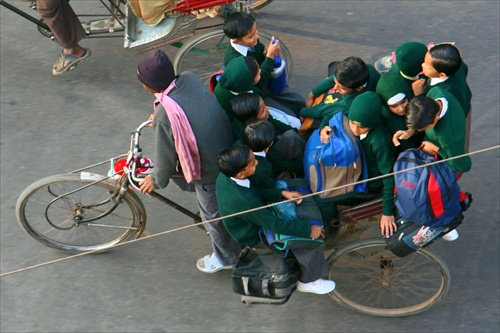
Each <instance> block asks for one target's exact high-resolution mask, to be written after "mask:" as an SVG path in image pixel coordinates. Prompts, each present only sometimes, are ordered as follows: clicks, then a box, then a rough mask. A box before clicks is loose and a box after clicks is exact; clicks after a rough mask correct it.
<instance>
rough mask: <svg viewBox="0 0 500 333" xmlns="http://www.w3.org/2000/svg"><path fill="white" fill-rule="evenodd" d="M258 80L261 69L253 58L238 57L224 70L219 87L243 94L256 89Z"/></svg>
mask: <svg viewBox="0 0 500 333" xmlns="http://www.w3.org/2000/svg"><path fill="white" fill-rule="evenodd" d="M256 80H260V68H259V65H258V64H257V61H256V60H255V59H254V58H252V57H236V58H234V59H232V60H231V61H230V62H229V63H228V64H227V66H226V68H225V69H224V73H222V76H221V77H220V79H219V83H218V84H217V87H219V86H220V88H223V89H227V90H230V91H232V92H234V93H237V94H239V93H242V92H247V91H251V90H253V89H254V84H255V82H258V81H256Z"/></svg>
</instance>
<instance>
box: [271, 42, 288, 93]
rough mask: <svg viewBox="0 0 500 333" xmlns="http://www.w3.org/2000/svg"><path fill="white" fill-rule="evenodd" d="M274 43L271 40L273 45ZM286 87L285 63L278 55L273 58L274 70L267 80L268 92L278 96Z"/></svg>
mask: <svg viewBox="0 0 500 333" xmlns="http://www.w3.org/2000/svg"><path fill="white" fill-rule="evenodd" d="M275 42H276V40H275V39H273V44H274V43H275ZM285 87H286V61H285V59H281V57H280V56H279V55H277V56H275V57H274V69H273V71H272V72H271V76H270V78H269V90H270V91H271V92H272V93H274V94H279V93H280V92H282V91H283V89H285Z"/></svg>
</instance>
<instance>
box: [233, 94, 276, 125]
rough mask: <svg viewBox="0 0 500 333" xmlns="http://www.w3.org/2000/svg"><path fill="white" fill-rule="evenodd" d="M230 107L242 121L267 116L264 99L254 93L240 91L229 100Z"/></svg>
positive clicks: (260, 118) (245, 121)
mask: <svg viewBox="0 0 500 333" xmlns="http://www.w3.org/2000/svg"><path fill="white" fill-rule="evenodd" d="M231 109H232V110H233V114H234V116H235V117H236V118H237V119H238V120H239V121H242V122H244V123H249V122H254V121H257V120H267V118H269V108H268V107H267V106H266V104H264V100H263V99H262V97H260V96H259V95H257V94H254V93H241V94H238V95H236V96H235V97H234V98H233V99H232V100H231Z"/></svg>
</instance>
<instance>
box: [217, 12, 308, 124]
mask: <svg viewBox="0 0 500 333" xmlns="http://www.w3.org/2000/svg"><path fill="white" fill-rule="evenodd" d="M223 30H224V33H225V34H226V36H227V37H228V38H230V39H231V42H230V46H229V47H228V48H227V49H226V54H225V55H224V66H227V64H228V63H229V62H230V61H231V60H233V59H234V58H237V57H242V56H243V57H247V56H250V57H253V58H254V59H255V60H257V63H258V64H259V66H260V68H261V70H262V73H261V79H260V81H259V82H258V83H257V86H258V87H259V89H260V90H261V91H262V92H263V95H262V96H263V97H265V98H266V103H267V104H268V105H270V106H273V107H276V108H277V109H280V110H283V111H285V112H287V113H289V114H293V115H295V116H298V115H299V112H300V109H302V108H303V107H304V105H305V99H304V97H303V96H302V95H301V94H300V93H298V92H297V91H295V90H293V89H290V88H289V87H288V86H286V87H285V89H284V90H283V91H281V92H280V93H273V92H271V91H270V90H269V88H268V84H269V78H270V76H271V72H272V71H273V69H274V57H275V56H277V55H279V53H280V51H281V48H280V43H279V40H277V39H274V37H273V39H274V43H273V41H271V42H270V43H269V45H268V47H267V48H266V47H265V46H264V44H262V43H261V42H260V41H259V32H258V30H257V23H256V22H255V18H254V17H253V16H252V15H250V14H247V13H243V12H235V13H232V14H231V15H229V16H228V17H227V19H226V20H225V22H224V26H223Z"/></svg>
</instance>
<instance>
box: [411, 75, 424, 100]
mask: <svg viewBox="0 0 500 333" xmlns="http://www.w3.org/2000/svg"><path fill="white" fill-rule="evenodd" d="M411 89H412V90H413V94H414V95H415V96H417V95H422V94H423V93H425V79H418V80H416V81H413V83H412V84H411Z"/></svg>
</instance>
